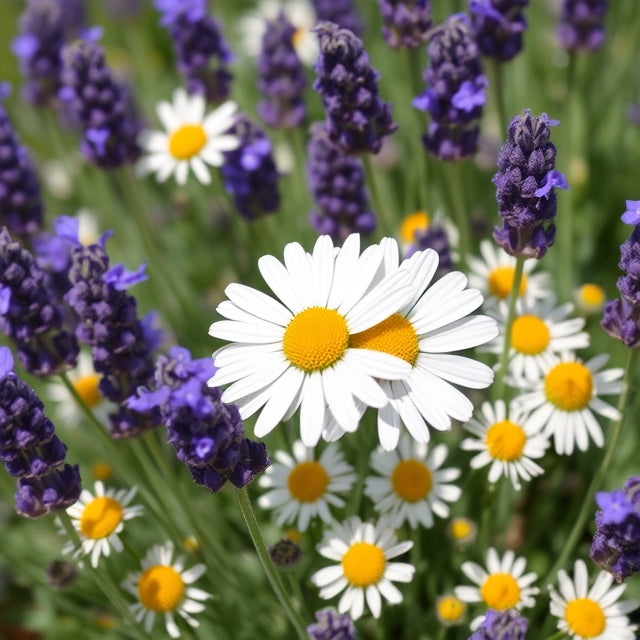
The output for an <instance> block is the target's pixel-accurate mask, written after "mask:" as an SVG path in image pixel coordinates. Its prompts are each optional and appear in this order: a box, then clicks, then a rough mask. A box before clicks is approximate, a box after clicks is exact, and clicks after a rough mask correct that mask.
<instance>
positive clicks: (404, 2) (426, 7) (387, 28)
mask: <svg viewBox="0 0 640 640" xmlns="http://www.w3.org/2000/svg"><path fill="white" fill-rule="evenodd" d="M378 5H379V7H380V13H381V14H382V22H383V27H382V36H383V37H384V39H385V41H386V43H387V44H388V45H389V46H390V47H391V48H392V49H415V48H416V47H419V46H421V45H422V44H424V43H425V42H426V41H427V39H428V38H429V29H430V28H431V0H378Z"/></svg>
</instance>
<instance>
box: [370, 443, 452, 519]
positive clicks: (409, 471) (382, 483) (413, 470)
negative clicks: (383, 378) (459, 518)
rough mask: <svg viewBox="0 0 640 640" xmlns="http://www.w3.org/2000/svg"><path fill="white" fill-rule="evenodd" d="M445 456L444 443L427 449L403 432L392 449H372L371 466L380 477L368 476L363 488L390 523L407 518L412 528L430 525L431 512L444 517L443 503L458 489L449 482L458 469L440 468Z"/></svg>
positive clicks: (445, 509)
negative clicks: (393, 449) (398, 441)
mask: <svg viewBox="0 0 640 640" xmlns="http://www.w3.org/2000/svg"><path fill="white" fill-rule="evenodd" d="M446 457H447V446H446V445H444V444H439V445H438V446H436V447H434V448H433V450H432V451H430V452H429V451H428V447H427V445H426V444H425V443H421V442H415V441H414V440H412V439H411V438H410V437H409V436H408V435H407V434H403V436H402V437H401V438H400V443H399V446H398V449H397V450H396V451H384V450H380V449H379V450H377V451H374V452H373V453H372V455H371V467H372V468H373V469H374V470H375V471H376V472H377V473H379V474H380V475H381V476H382V477H380V478H379V477H368V478H367V479H366V481H365V490H364V492H365V494H366V495H367V496H369V498H370V499H371V500H372V501H373V502H374V503H375V509H376V511H378V512H379V513H380V514H382V515H385V516H388V517H389V519H390V521H391V524H392V526H394V527H401V526H402V525H403V523H404V522H409V525H410V526H411V528H412V529H415V528H417V527H418V526H419V525H422V526H423V527H427V528H429V527H432V526H433V514H435V515H437V516H438V517H439V518H447V517H448V516H449V506H448V505H447V504H446V503H447V502H455V501H456V500H458V499H459V498H460V495H461V493H462V491H461V489H460V488H459V487H457V486H455V485H453V484H449V483H450V482H453V481H454V480H457V479H458V478H459V477H460V469H455V468H449V469H441V468H440V467H441V466H442V464H443V462H444V460H445V458H446Z"/></svg>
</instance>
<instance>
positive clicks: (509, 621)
mask: <svg viewBox="0 0 640 640" xmlns="http://www.w3.org/2000/svg"><path fill="white" fill-rule="evenodd" d="M527 627H528V623H527V621H526V619H525V618H523V617H522V616H521V615H520V614H519V613H518V612H517V611H516V610H515V609H506V610H504V611H496V610H495V609H489V611H487V615H486V616H485V618H484V621H483V623H482V624H481V625H480V627H478V629H477V630H476V631H475V632H474V633H473V634H472V635H471V636H470V637H469V640H525V636H526V633H527Z"/></svg>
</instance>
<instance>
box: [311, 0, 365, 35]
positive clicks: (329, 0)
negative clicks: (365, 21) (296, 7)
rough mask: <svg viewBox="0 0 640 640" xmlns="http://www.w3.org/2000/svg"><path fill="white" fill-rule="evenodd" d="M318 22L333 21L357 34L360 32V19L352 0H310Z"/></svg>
mask: <svg viewBox="0 0 640 640" xmlns="http://www.w3.org/2000/svg"><path fill="white" fill-rule="evenodd" d="M311 2H312V4H313V7H314V9H315V10H316V17H317V18H318V22H334V23H335V24H337V25H338V26H339V27H341V28H342V29H349V31H353V33H355V34H356V35H357V36H360V35H361V34H362V20H360V17H359V16H358V13H357V11H356V8H355V6H354V2H353V0H311Z"/></svg>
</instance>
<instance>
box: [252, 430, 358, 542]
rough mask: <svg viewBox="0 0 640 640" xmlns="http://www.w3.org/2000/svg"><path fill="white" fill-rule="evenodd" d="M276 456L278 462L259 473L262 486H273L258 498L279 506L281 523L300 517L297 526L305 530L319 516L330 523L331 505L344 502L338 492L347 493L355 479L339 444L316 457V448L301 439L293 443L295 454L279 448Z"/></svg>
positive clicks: (268, 505)
mask: <svg viewBox="0 0 640 640" xmlns="http://www.w3.org/2000/svg"><path fill="white" fill-rule="evenodd" d="M275 458H276V460H277V461H278V462H275V463H273V464H272V465H271V466H270V467H269V468H268V469H267V470H266V472H265V473H264V474H263V475H262V476H261V477H260V480H259V484H260V486H261V487H268V488H270V489H271V490H270V491H269V492H267V493H265V494H264V495H263V496H261V497H260V498H259V500H258V504H259V505H260V506H261V507H262V508H263V509H276V510H277V512H278V514H277V518H276V522H277V523H278V525H279V526H282V525H283V524H291V523H293V522H294V521H295V520H296V519H297V525H296V526H297V528H298V530H299V531H306V530H307V528H308V526H309V522H310V521H311V519H312V518H315V517H316V516H320V518H321V519H322V520H323V521H324V522H326V523H327V524H329V523H331V521H332V516H331V512H330V511H329V506H334V507H338V508H340V507H344V505H345V502H344V500H343V499H342V498H340V497H338V496H337V495H336V493H348V492H349V491H350V490H351V486H352V485H353V483H354V481H355V479H356V476H355V474H354V473H353V467H351V466H350V465H349V464H347V463H346V462H345V460H344V457H343V455H342V453H341V452H340V450H339V448H338V447H337V445H334V444H330V445H328V446H327V447H326V448H325V449H324V451H323V452H322V453H321V454H320V457H319V458H318V460H317V461H316V460H315V459H314V451H313V449H311V448H309V447H305V446H304V445H303V444H302V442H300V441H299V440H298V441H296V442H294V443H293V456H290V455H289V454H288V453H285V452H284V451H277V452H276V454H275Z"/></svg>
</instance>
